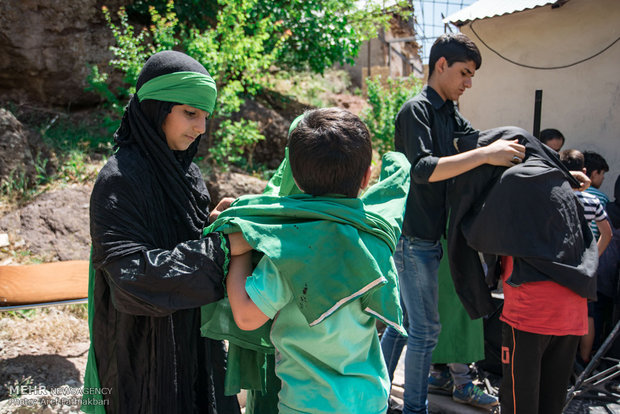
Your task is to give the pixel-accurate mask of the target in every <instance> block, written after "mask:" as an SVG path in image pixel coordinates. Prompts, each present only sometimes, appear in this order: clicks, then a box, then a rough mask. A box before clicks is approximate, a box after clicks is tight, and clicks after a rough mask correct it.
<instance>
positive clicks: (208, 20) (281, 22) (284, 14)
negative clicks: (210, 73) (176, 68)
mask: <svg viewBox="0 0 620 414" xmlns="http://www.w3.org/2000/svg"><path fill="white" fill-rule="evenodd" d="M230 3H231V2H223V1H217V0H176V1H175V4H174V10H175V12H176V14H177V16H178V17H179V19H180V20H181V21H182V22H183V23H184V24H185V28H186V30H191V29H198V30H199V31H203V30H205V29H209V28H215V27H217V26H218V24H220V20H219V19H217V18H215V16H218V12H219V11H221V10H222V9H223V8H227V7H228V6H230V5H231V4H230ZM252 3H253V4H252V5H251V7H250V8H246V9H245V12H246V13H248V17H249V18H250V19H251V21H258V22H262V21H265V19H266V20H268V21H269V22H270V24H271V25H273V28H272V29H273V30H272V36H270V37H268V38H267V39H265V41H264V43H263V48H264V51H265V52H266V53H272V52H276V53H275V57H276V64H277V65H278V66H279V67H282V68H288V69H304V70H305V69H310V70H312V71H314V72H317V73H323V71H324V70H325V69H326V68H329V67H331V66H333V65H334V64H335V63H352V62H353V59H354V58H355V57H356V56H357V54H358V52H359V47H360V45H361V44H362V42H364V41H365V40H368V39H370V38H374V37H376V36H377V33H378V30H379V29H380V28H382V27H387V25H388V23H389V20H390V17H391V14H390V13H399V14H403V15H404V14H411V12H412V6H411V1H410V0H400V1H397V2H396V4H394V5H391V6H390V13H386V12H385V7H384V1H381V0H365V1H359V0H272V1H257V2H252ZM246 6H249V4H246ZM149 7H154V8H155V9H157V10H158V11H159V12H160V13H164V12H165V10H167V9H166V7H167V3H166V0H155V1H145V0H136V1H134V2H133V3H132V5H131V6H128V10H129V11H130V12H131V15H132V17H135V18H136V19H138V20H142V21H144V22H148V19H149V17H150V16H149ZM260 32H261V31H260V29H259V30H257V32H256V33H260ZM246 34H248V35H252V34H253V29H252V28H251V26H246ZM281 38H284V43H283V44H281V43H280V42H281Z"/></svg>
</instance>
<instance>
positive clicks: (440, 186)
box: [394, 85, 476, 240]
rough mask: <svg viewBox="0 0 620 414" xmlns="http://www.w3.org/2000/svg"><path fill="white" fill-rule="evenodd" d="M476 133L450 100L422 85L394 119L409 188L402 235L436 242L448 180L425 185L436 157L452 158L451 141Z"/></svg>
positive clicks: (440, 231)
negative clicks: (408, 165) (406, 162)
mask: <svg viewBox="0 0 620 414" xmlns="http://www.w3.org/2000/svg"><path fill="white" fill-rule="evenodd" d="M474 132H476V130H475V129H474V128H473V127H472V126H471V124H470V123H469V121H467V120H466V119H465V118H463V117H462V116H461V114H460V113H459V112H458V110H457V109H456V105H455V104H454V102H453V101H444V100H443V99H442V98H441V96H439V94H438V93H437V92H436V91H435V90H434V89H433V88H431V87H430V86H428V85H427V86H425V87H424V89H422V91H421V92H420V93H419V94H418V95H416V96H415V97H414V98H413V99H411V100H409V101H407V102H406V103H405V104H404V105H403V107H402V108H401V109H400V112H399V113H398V115H397V116H396V131H395V136H394V144H395V149H396V151H399V152H402V153H403V154H405V155H406V156H407V159H408V160H409V162H410V163H411V189H410V190H409V196H408V198H407V210H406V212H405V219H404V222H403V234H404V235H406V236H411V237H419V238H421V239H426V240H439V239H440V238H441V235H442V234H443V233H444V231H445V229H446V217H447V213H446V186H447V183H448V180H445V181H439V182H434V183H429V181H428V179H429V177H430V176H431V174H432V173H433V171H434V170H435V167H436V166H437V162H438V161H439V158H440V157H445V156H449V155H455V154H456V153H457V152H458V151H457V149H456V147H455V146H454V139H455V138H459V137H461V136H463V135H466V134H471V133H474Z"/></svg>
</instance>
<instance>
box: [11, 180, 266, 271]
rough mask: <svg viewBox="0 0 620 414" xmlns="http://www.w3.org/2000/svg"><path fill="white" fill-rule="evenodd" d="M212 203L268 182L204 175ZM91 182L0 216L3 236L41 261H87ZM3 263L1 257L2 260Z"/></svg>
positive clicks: (252, 191)
mask: <svg viewBox="0 0 620 414" xmlns="http://www.w3.org/2000/svg"><path fill="white" fill-rule="evenodd" d="M205 181H206V182H207V188H208V189H209V192H210V193H211V199H212V200H213V205H215V204H217V202H219V200H220V199H221V198H223V197H233V198H237V197H239V196H241V195H244V194H258V193H261V192H262V191H263V189H264V188H265V185H266V182H265V181H263V180H261V179H259V178H255V177H251V176H248V175H245V174H240V173H234V172H215V173H213V174H212V175H211V176H210V177H205ZM91 192H92V184H73V185H69V186H66V187H61V188H57V189H55V190H52V191H48V192H46V193H43V194H41V195H40V196H38V197H36V198H35V199H34V200H32V201H31V202H30V203H28V204H27V205H25V206H24V207H22V208H20V209H18V210H15V211H12V212H10V213H8V214H6V215H4V216H3V217H0V236H1V235H8V242H9V243H8V246H4V247H2V246H0V259H2V258H3V255H2V249H5V250H7V251H8V250H14V249H16V248H19V249H22V250H24V249H25V250H27V251H30V252H31V253H33V254H35V255H36V256H38V257H39V258H41V259H42V260H44V261H46V262H49V261H57V260H60V261H63V260H88V257H89V252H90V228H89V202H90V193H91ZM0 262H1V260H0Z"/></svg>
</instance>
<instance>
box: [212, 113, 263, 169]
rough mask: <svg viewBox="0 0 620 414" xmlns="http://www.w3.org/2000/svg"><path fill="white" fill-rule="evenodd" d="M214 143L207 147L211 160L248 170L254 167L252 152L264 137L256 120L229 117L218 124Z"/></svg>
mask: <svg viewBox="0 0 620 414" xmlns="http://www.w3.org/2000/svg"><path fill="white" fill-rule="evenodd" d="M215 138H216V144H215V145H214V146H212V147H211V148H209V152H210V154H211V156H212V157H213V160H214V161H215V162H216V163H217V164H219V165H221V166H226V165H227V164H229V163H230V164H235V165H237V166H239V167H242V168H245V169H246V170H248V171H252V170H253V169H254V165H253V163H252V154H253V152H254V148H255V147H256V144H258V142H259V141H262V140H263V139H265V137H264V136H263V135H262V134H261V133H260V129H259V127H258V122H255V121H248V120H247V119H242V120H240V121H237V122H233V121H231V120H230V119H227V120H225V121H224V122H222V123H221V124H220V127H219V128H218V130H217V131H216V132H215Z"/></svg>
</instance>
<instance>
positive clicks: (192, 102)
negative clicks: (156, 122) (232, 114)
mask: <svg viewBox="0 0 620 414" xmlns="http://www.w3.org/2000/svg"><path fill="white" fill-rule="evenodd" d="M216 97H217V89H216V87H215V81H214V80H213V78H212V77H211V76H209V75H205V74H202V73H198V72H174V73H168V74H166V75H161V76H158V77H156V78H153V79H151V80H150V81H148V82H146V83H145V84H144V85H142V87H141V88H140V90H139V91H138V99H139V100H140V102H142V101H143V100H145V99H155V100H158V101H168V102H176V103H180V104H185V105H189V106H193V107H194V108H198V109H202V110H203V111H207V112H208V113H209V114H212V113H213V108H214V107H215V98H216Z"/></svg>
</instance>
